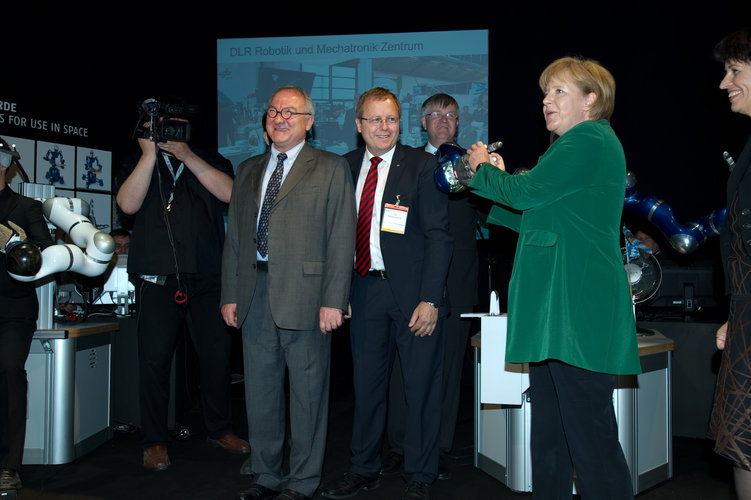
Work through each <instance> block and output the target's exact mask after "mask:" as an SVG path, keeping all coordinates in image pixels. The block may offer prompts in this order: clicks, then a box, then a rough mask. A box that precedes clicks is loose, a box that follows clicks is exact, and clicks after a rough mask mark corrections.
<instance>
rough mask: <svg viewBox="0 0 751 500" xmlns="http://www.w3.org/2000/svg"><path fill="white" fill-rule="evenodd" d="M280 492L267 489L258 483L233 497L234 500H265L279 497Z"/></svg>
mask: <svg viewBox="0 0 751 500" xmlns="http://www.w3.org/2000/svg"><path fill="white" fill-rule="evenodd" d="M279 493H280V492H278V491H276V490H272V489H271V488H267V487H265V486H262V485H260V484H258V483H256V484H254V485H253V486H251V487H250V488H248V489H247V490H244V491H241V492H240V493H238V494H237V495H236V496H235V500H267V499H270V498H274V497H276V496H277V495H279Z"/></svg>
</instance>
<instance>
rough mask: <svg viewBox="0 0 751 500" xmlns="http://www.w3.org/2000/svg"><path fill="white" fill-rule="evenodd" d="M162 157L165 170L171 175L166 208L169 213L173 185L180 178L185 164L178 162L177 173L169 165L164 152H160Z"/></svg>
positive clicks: (173, 193)
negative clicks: (170, 186)
mask: <svg viewBox="0 0 751 500" xmlns="http://www.w3.org/2000/svg"><path fill="white" fill-rule="evenodd" d="M162 157H163V158H164V162H165V163H166V164H167V169H168V170H169V173H170V174H171V175H172V189H171V190H170V193H169V199H168V200H167V207H166V210H167V211H168V212H169V211H171V210H172V200H173V199H174V197H175V184H177V178H178V177H180V174H182V173H183V168H184V167H185V164H184V163H182V162H180V166H179V167H178V168H177V172H175V170H174V169H173V168H172V163H170V159H169V155H168V154H167V153H165V152H162Z"/></svg>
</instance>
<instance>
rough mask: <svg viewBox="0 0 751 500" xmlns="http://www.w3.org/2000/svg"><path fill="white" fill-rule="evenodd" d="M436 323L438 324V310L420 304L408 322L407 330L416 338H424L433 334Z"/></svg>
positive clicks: (428, 305) (424, 303)
mask: <svg viewBox="0 0 751 500" xmlns="http://www.w3.org/2000/svg"><path fill="white" fill-rule="evenodd" d="M436 323H438V309H437V308H435V307H433V306H431V305H430V304H428V303H427V302H420V303H419V304H417V307H415V310H414V312H413V313H412V317H411V318H410V320H409V329H410V331H412V332H413V333H414V334H415V336H416V337H424V336H425V335H432V334H433V331H434V330H435V325H436Z"/></svg>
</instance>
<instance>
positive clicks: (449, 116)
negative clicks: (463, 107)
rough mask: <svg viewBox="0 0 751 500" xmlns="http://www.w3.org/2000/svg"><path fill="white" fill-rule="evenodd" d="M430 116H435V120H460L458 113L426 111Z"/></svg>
mask: <svg viewBox="0 0 751 500" xmlns="http://www.w3.org/2000/svg"><path fill="white" fill-rule="evenodd" d="M423 116H427V117H428V118H433V119H434V120H437V119H439V118H444V117H445V118H446V119H447V120H452V121H453V120H458V119H459V115H457V114H456V113H441V112H440V111H431V112H430V113H425V115H423Z"/></svg>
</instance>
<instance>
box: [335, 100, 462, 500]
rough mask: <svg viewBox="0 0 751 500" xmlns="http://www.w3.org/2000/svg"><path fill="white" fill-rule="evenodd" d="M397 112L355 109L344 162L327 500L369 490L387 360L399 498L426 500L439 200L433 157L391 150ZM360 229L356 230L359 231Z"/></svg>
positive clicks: (438, 331) (434, 425)
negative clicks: (349, 218)
mask: <svg viewBox="0 0 751 500" xmlns="http://www.w3.org/2000/svg"><path fill="white" fill-rule="evenodd" d="M400 115H401V106H400V104H399V100H398V99H397V97H396V96H395V95H394V94H393V93H391V92H390V91H388V90H386V89H383V88H379V87H376V88H373V89H371V90H369V91H367V92H365V93H364V94H363V95H362V96H360V99H359V101H358V104H357V117H358V118H357V129H358V131H359V132H360V134H361V135H362V138H363V140H364V141H365V147H364V148H360V149H357V150H355V151H352V152H350V153H348V154H347V155H345V158H346V159H347V161H349V163H350V167H351V168H352V172H353V180H354V181H355V183H356V188H355V192H356V198H357V200H358V207H359V208H358V237H357V244H356V249H357V255H356V258H355V273H354V277H353V282H352V296H351V299H350V302H351V307H352V320H351V323H350V331H351V344H352V361H353V366H354V377H353V382H354V390H355V410H354V423H353V431H352V440H351V443H350V452H351V454H352V458H351V460H350V467H349V471H348V472H346V473H345V474H344V476H343V477H342V478H340V479H338V480H336V481H334V482H333V483H332V484H330V485H329V486H328V487H326V488H325V489H324V490H323V492H322V495H323V496H324V497H327V498H347V497H350V496H353V495H355V494H357V493H358V492H359V491H360V490H367V489H372V488H376V487H378V486H379V484H380V482H379V479H378V474H379V470H380V467H381V459H380V452H381V444H382V436H383V431H384V427H385V424H386V406H387V399H388V385H389V378H390V375H391V369H392V365H393V362H394V356H395V355H396V353H397V352H398V354H399V357H400V358H401V360H402V376H403V378H404V380H405V388H404V392H405V395H406V417H405V431H406V436H405V440H404V455H405V466H404V474H405V478H406V480H407V483H408V484H407V488H406V490H405V493H404V497H403V498H408V499H412V498H414V499H422V498H428V496H429V486H430V484H431V483H432V482H433V480H434V479H435V477H436V474H437V469H438V453H439V451H438V450H439V449H438V434H439V430H440V414H441V392H442V391H441V374H442V370H443V343H444V339H443V318H444V317H445V315H446V302H445V287H446V274H447V270H448V266H449V261H450V260H451V251H452V238H451V235H450V234H449V231H448V210H447V199H446V196H445V195H443V194H442V193H441V192H440V191H439V190H438V188H437V186H436V184H435V181H434V179H433V174H434V170H435V168H436V166H437V160H436V157H435V156H433V155H430V154H428V153H426V152H425V151H421V150H418V149H414V148H411V147H408V146H403V145H401V144H398V138H399V117H400ZM361 229H362V230H361Z"/></svg>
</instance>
